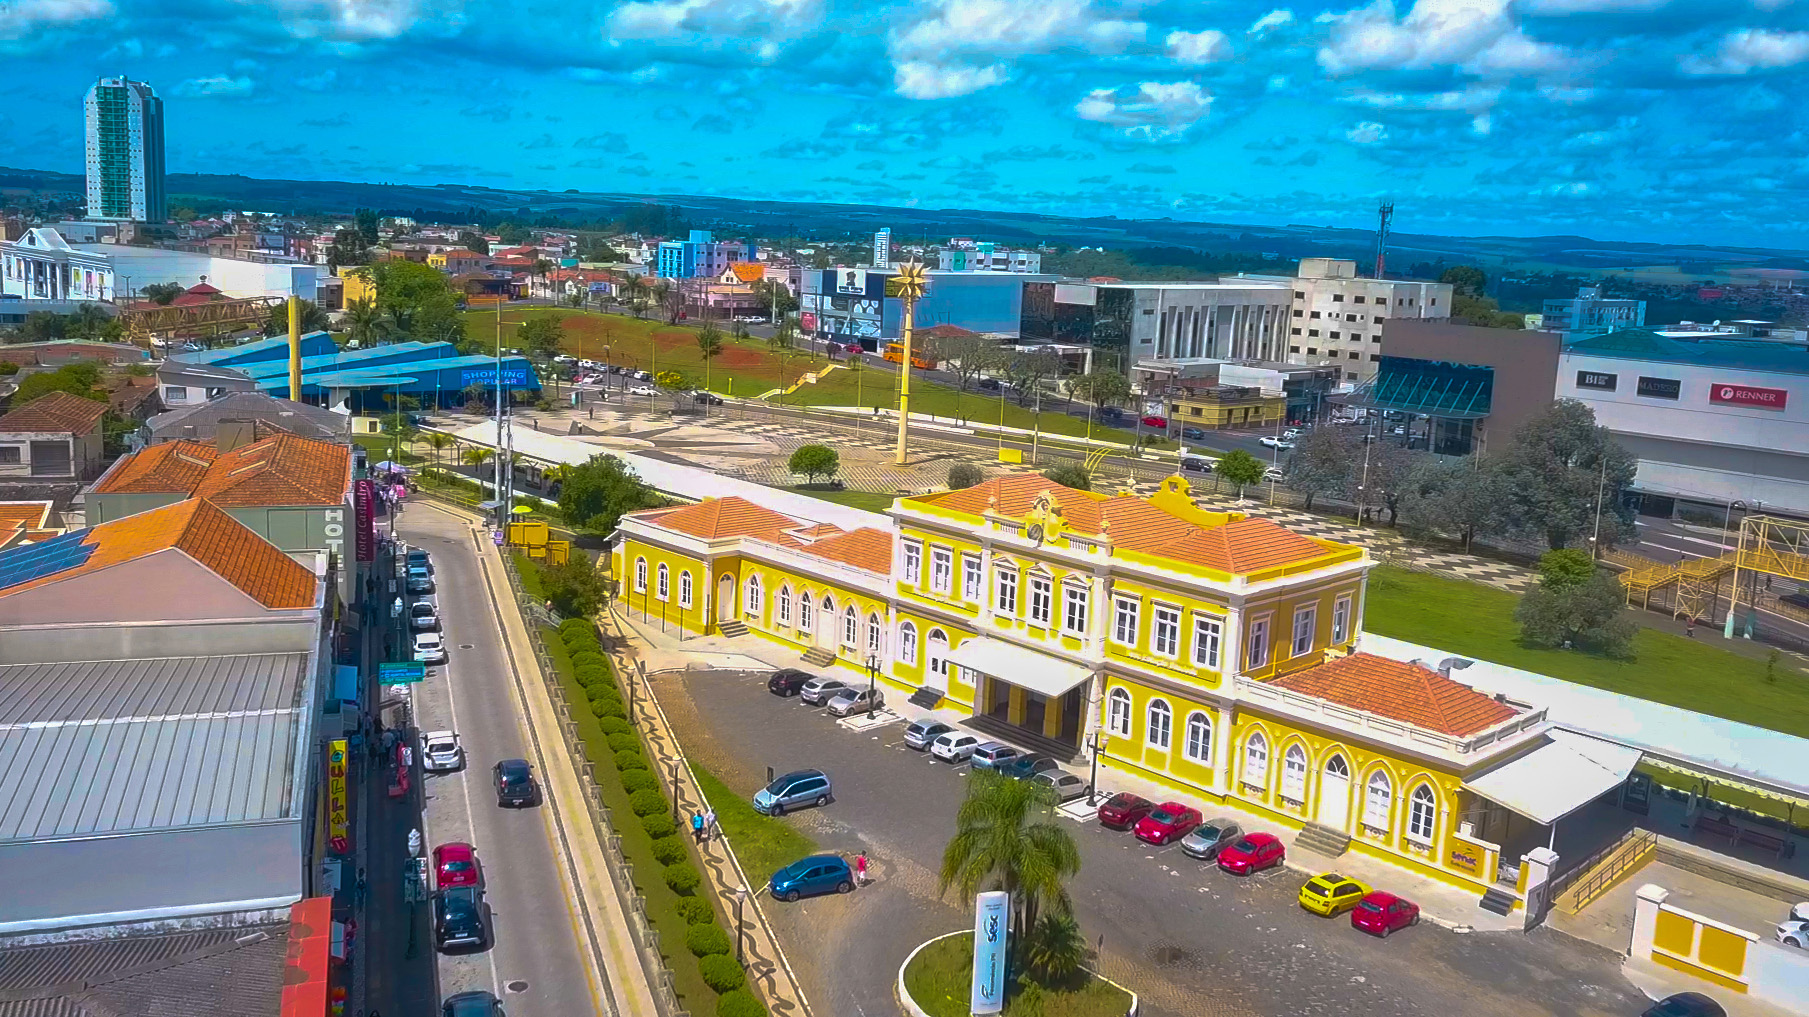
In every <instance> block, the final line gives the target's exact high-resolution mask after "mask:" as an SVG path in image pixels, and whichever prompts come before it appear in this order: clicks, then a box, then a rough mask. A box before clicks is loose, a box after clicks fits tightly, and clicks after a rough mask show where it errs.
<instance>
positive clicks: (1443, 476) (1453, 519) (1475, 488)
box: [1401, 456, 1503, 551]
mask: <svg viewBox="0 0 1809 1017" xmlns="http://www.w3.org/2000/svg"><path fill="white" fill-rule="evenodd" d="M1502 501H1503V497H1502V491H1501V472H1500V470H1498V469H1497V468H1496V466H1495V463H1494V462H1493V461H1492V460H1487V459H1483V458H1482V457H1481V456H1470V457H1469V458H1465V459H1444V460H1438V459H1433V460H1428V461H1426V462H1422V463H1420V464H1419V465H1418V466H1417V467H1415V469H1414V471H1413V476H1412V477H1411V478H1410V479H1409V481H1408V484H1407V493H1406V496H1405V497H1404V498H1403V499H1402V501H1401V518H1402V521H1403V522H1404V524H1405V525H1406V527H1407V529H1409V530H1414V531H1419V532H1422V533H1440V534H1444V535H1446V536H1454V537H1456V538H1457V539H1459V540H1461V541H1463V545H1464V550H1465V551H1468V550H1470V545H1471V543H1472V542H1474V541H1475V540H1476V538H1477V537H1481V536H1487V535H1490V534H1493V533H1496V532H1499V530H1500V528H1501V504H1502Z"/></svg>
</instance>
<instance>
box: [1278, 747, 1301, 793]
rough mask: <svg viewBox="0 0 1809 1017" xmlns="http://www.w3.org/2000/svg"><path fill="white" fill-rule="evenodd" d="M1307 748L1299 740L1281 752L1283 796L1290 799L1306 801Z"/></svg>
mask: <svg viewBox="0 0 1809 1017" xmlns="http://www.w3.org/2000/svg"><path fill="white" fill-rule="evenodd" d="M1306 770H1307V764H1306V750H1305V749H1303V748H1301V747H1300V743H1299V742H1295V743H1294V744H1292V745H1290V746H1288V751H1286V752H1284V753H1282V754H1281V796H1282V797H1283V798H1286V799H1288V800H1290V801H1296V802H1304V801H1306Z"/></svg>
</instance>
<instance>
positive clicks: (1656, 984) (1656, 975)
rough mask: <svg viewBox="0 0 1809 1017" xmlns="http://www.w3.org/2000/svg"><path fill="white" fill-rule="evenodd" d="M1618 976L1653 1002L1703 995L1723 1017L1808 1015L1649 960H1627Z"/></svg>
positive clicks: (1807, 1011)
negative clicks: (1673, 996)
mask: <svg viewBox="0 0 1809 1017" xmlns="http://www.w3.org/2000/svg"><path fill="white" fill-rule="evenodd" d="M1621 974H1624V975H1626V976H1627V981H1629V982H1632V983H1633V986H1634V988H1636V989H1638V990H1639V991H1641V992H1643V993H1645V994H1646V995H1647V996H1649V997H1651V998H1652V999H1655V1000H1657V999H1663V998H1665V997H1666V996H1669V995H1671V994H1672V993H1674V992H1700V993H1703V994H1704V995H1706V996H1708V997H1709V998H1710V999H1713V1000H1714V1001H1715V1002H1717V1003H1720V1004H1721V1006H1722V1008H1723V1009H1725V1010H1726V1011H1727V1017H1801V1015H1802V1014H1804V1013H1809V1010H1786V1009H1784V1008H1783V1007H1781V1006H1774V1005H1772V1004H1770V1003H1767V1002H1766V1001H1764V1000H1762V999H1753V998H1752V997H1751V996H1745V995H1742V994H1740V993H1737V992H1729V991H1727V990H1726V989H1723V988H1721V987H1720V986H1718V985H1711V984H1709V983H1708V982H1705V981H1703V980H1701V979H1700V978H1691V977H1690V976H1689V975H1686V974H1684V973H1683V972H1681V971H1672V970H1671V969H1670V968H1662V967H1659V966H1658V965H1656V964H1654V963H1652V962H1651V961H1649V960H1641V959H1638V958H1629V959H1628V960H1626V961H1625V962H1623V963H1622V964H1621Z"/></svg>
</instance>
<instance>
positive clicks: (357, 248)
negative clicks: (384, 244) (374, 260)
mask: <svg viewBox="0 0 1809 1017" xmlns="http://www.w3.org/2000/svg"><path fill="white" fill-rule="evenodd" d="M371 243H375V241H371V242H370V243H366V242H365V239H364V234H362V233H360V232H358V231H357V230H355V229H349V230H335V231H334V233H333V243H332V246H330V247H328V248H327V267H328V268H338V267H339V266H341V265H368V264H370V261H371V252H370V246H371Z"/></svg>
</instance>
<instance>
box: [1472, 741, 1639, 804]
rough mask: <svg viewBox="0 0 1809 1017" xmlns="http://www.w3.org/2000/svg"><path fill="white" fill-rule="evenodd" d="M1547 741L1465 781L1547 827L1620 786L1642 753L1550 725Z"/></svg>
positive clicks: (1485, 796) (1493, 799)
mask: <svg viewBox="0 0 1809 1017" xmlns="http://www.w3.org/2000/svg"><path fill="white" fill-rule="evenodd" d="M1547 733H1548V734H1549V735H1550V736H1551V741H1549V742H1547V743H1546V744H1544V745H1542V746H1540V747H1539V748H1536V749H1534V750H1533V751H1531V752H1529V753H1527V754H1526V755H1524V756H1521V757H1520V758H1518V759H1516V760H1514V761H1513V762H1511V763H1508V764H1506V765H1504V766H1498V767H1496V768H1495V769H1493V770H1490V771H1489V772H1487V773H1485V774H1482V775H1481V776H1478V777H1475V778H1472V779H1470V780H1466V781H1464V787H1466V788H1468V789H1469V790H1471V791H1473V792H1475V793H1476V794H1478V795H1481V796H1482V797H1484V798H1487V799H1488V800H1489V801H1491V802H1494V803H1495V804H1497V805H1500V806H1504V807H1506V808H1509V809H1512V810H1514V811H1515V812H1518V813H1520V814H1521V815H1522V816H1525V817H1526V818H1528V819H1530V820H1532V821H1533V822H1535V823H1539V824H1540V825H1544V826H1549V825H1550V824H1552V823H1555V822H1557V821H1558V820H1560V819H1563V818H1564V817H1565V816H1568V815H1570V814H1571V813H1573V812H1575V811H1577V810H1578V809H1580V808H1582V807H1583V806H1585V805H1588V804H1589V803H1590V802H1592V801H1594V800H1596V799H1597V798H1599V797H1601V796H1602V795H1604V794H1606V793H1607V792H1609V791H1612V790H1613V789H1615V788H1617V787H1619V786H1620V785H1621V784H1622V783H1624V782H1625V781H1626V779H1627V775H1628V774H1630V773H1632V772H1633V767H1634V765H1635V764H1636V763H1638V762H1639V760H1640V756H1641V755H1643V753H1641V752H1640V750H1638V749H1635V748H1629V747H1627V746H1625V745H1617V744H1615V743H1614V742H1609V741H1603V740H1602V739H1600V738H1591V737H1589V736H1588V735H1581V734H1577V733H1575V732H1573V731H1563V730H1559V729H1556V728H1554V729H1552V730H1551V731H1549V732H1547Z"/></svg>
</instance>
